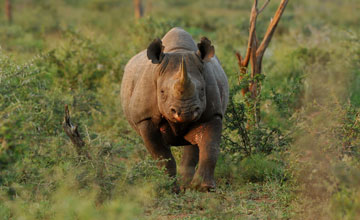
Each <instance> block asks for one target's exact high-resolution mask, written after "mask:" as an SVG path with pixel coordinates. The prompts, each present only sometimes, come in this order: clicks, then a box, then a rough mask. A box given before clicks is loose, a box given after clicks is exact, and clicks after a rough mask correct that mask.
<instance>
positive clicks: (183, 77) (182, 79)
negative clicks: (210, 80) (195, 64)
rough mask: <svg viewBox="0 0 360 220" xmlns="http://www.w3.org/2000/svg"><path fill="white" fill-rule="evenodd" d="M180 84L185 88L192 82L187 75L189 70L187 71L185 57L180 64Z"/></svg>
mask: <svg viewBox="0 0 360 220" xmlns="http://www.w3.org/2000/svg"><path fill="white" fill-rule="evenodd" d="M179 78H180V79H179V82H180V84H181V85H182V86H183V87H185V86H186V84H187V83H188V82H189V81H190V80H189V76H188V74H187V70H186V64H185V61H184V57H182V59H181V64H180V71H179Z"/></svg>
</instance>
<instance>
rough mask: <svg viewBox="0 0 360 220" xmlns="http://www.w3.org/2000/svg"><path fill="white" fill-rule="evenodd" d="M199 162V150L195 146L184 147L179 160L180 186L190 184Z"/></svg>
mask: <svg viewBox="0 0 360 220" xmlns="http://www.w3.org/2000/svg"><path fill="white" fill-rule="evenodd" d="M198 161H199V148H198V146H197V145H187V146H184V152H183V155H182V158H181V165H180V175H181V178H182V186H183V187H186V186H188V185H189V184H190V182H191V180H192V179H193V177H194V174H195V168H196V165H197V163H198Z"/></svg>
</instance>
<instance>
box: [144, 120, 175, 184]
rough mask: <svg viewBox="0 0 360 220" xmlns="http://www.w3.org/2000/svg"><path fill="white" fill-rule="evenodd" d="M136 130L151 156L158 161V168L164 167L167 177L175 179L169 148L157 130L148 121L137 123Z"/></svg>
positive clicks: (172, 158)
mask: <svg viewBox="0 0 360 220" xmlns="http://www.w3.org/2000/svg"><path fill="white" fill-rule="evenodd" d="M138 129H139V131H140V135H141V137H142V138H143V140H144V143H145V146H146V148H147V150H148V151H149V152H150V154H151V156H152V157H153V158H154V159H155V160H159V166H164V167H165V168H166V172H167V173H168V174H169V176H171V177H175V176H176V162H175V159H174V157H173V155H172V153H171V150H170V146H169V145H167V144H165V143H164V141H163V139H162V136H161V133H160V131H159V129H157V128H156V127H155V126H154V124H153V123H152V122H151V121H150V120H145V121H142V122H141V123H139V124H138Z"/></svg>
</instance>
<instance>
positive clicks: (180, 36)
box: [162, 27, 197, 53]
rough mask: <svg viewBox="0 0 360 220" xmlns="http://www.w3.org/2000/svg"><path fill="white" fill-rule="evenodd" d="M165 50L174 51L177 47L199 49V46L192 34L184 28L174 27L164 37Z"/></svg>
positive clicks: (190, 49) (191, 49)
mask: <svg viewBox="0 0 360 220" xmlns="http://www.w3.org/2000/svg"><path fill="white" fill-rule="evenodd" d="M162 42H163V45H164V46H165V49H164V52H165V53H168V52H173V51H175V50H177V49H184V50H189V51H197V46H196V44H195V42H194V40H193V39H192V37H191V35H190V34H189V33H188V32H186V31H185V30H183V29H182V28H179V27H175V28H172V29H171V30H170V31H169V32H168V33H167V34H165V36H164V37H163V39H162Z"/></svg>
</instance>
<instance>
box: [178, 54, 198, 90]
mask: <svg viewBox="0 0 360 220" xmlns="http://www.w3.org/2000/svg"><path fill="white" fill-rule="evenodd" d="M177 78H178V79H179V81H178V82H177V85H176V90H177V91H178V92H179V93H180V94H181V95H182V96H191V95H192V94H193V92H194V91H195V85H194V83H193V82H192V81H191V79H190V77H189V74H188V73H187V69H186V63H185V60H184V57H182V59H181V63H180V70H179V73H178V74H177Z"/></svg>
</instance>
